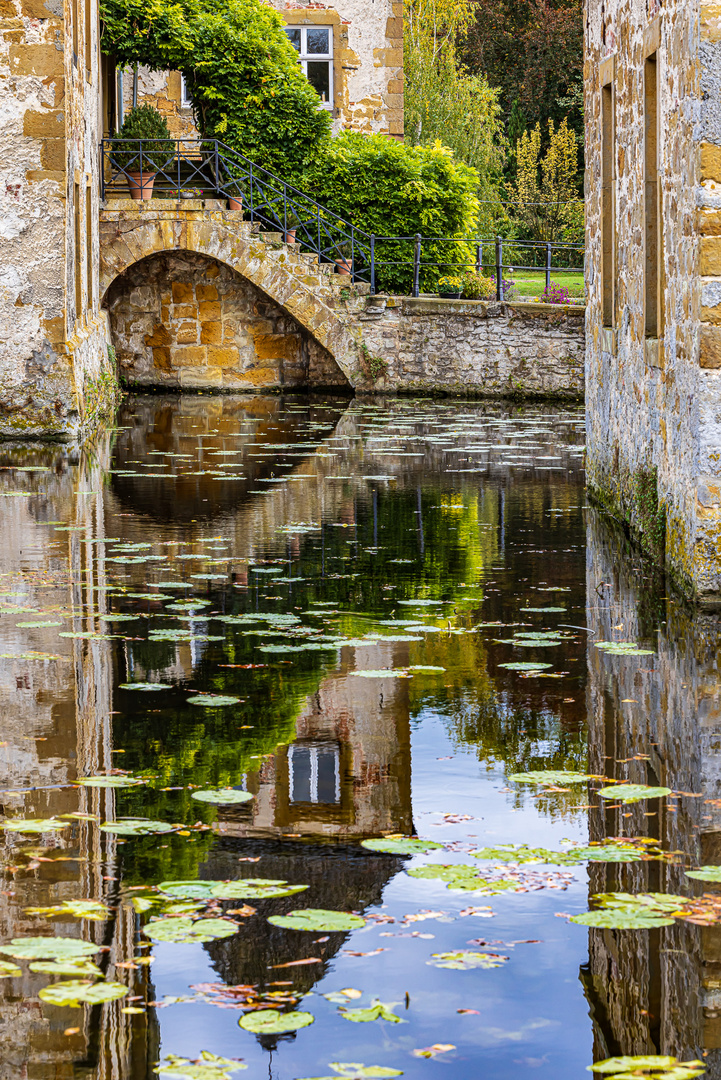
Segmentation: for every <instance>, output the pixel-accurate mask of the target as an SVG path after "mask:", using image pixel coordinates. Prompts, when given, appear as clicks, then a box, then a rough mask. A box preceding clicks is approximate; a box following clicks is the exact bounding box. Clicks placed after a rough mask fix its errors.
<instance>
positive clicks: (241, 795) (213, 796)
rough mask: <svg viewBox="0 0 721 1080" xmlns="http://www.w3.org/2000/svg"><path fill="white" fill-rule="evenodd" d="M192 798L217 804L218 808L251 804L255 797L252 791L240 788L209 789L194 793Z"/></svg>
mask: <svg viewBox="0 0 721 1080" xmlns="http://www.w3.org/2000/svg"><path fill="white" fill-rule="evenodd" d="M191 798H193V799H197V800H198V802H207V803H215V804H216V805H217V806H232V805H233V804H234V803H244V802H249V801H250V799H254V798H255V796H254V795H253V794H252V793H251V792H250V791H240V789H239V788H214V789H212V788H209V789H208V790H207V791H194V792H193V793H192V795H191Z"/></svg>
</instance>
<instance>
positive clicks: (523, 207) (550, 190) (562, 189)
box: [511, 119, 583, 242]
mask: <svg viewBox="0 0 721 1080" xmlns="http://www.w3.org/2000/svg"><path fill="white" fill-rule="evenodd" d="M511 190H512V195H513V198H514V200H515V201H516V202H517V207H516V212H517V215H518V217H519V218H520V219H521V220H522V221H523V223H524V225H525V226H526V229H527V230H528V233H529V234H530V236H531V237H532V238H533V239H534V240H541V241H551V242H553V241H555V240H560V239H564V240H570V239H571V236H569V229H575V230H577V229H578V220H577V219H578V210H577V209H576V208H577V207H579V206H580V204H579V201H578V147H577V143H576V137H575V134H574V132H573V131H572V130H571V129H570V128H569V126H568V123H567V121H566V120H565V119H564V120H563V121H562V122H561V124H560V126H559V127H558V128H557V127H556V126H555V125H554V122H553V120H549V121H548V149H547V150H546V152H545V154H543V155H542V153H541V125H540V123H537V124H536V126H535V127H534V128H533V129H532V130H531V131H524V132H523V134H522V135H521V138H520V139H519V140H518V142H517V143H516V181H515V184H514V185H513V187H512V189H511ZM580 213H581V223H582V221H583V211H582V208H581V211H580ZM574 239H575V237H574Z"/></svg>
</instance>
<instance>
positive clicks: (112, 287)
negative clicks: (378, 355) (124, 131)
mask: <svg viewBox="0 0 721 1080" xmlns="http://www.w3.org/2000/svg"><path fill="white" fill-rule="evenodd" d="M223 205H224V204H220V203H218V206H219V207H220V206H223ZM209 206H210V207H212V203H211V204H209V203H208V202H205V204H203V203H200V202H194V201H191V200H182V201H179V202H176V201H169V200H166V199H162V200H161V199H153V200H150V201H145V202H142V203H138V202H133V201H132V200H114V201H113V202H112V203H110V207H111V208H110V209H105V210H102V211H101V220H100V296H101V300H102V301H103V303H104V305H105V306H106V308H107V309H108V311H109V313H110V319H111V326H112V331H113V339H114V342H115V348H116V353H117V355H118V359H119V362H120V366H121V371H123V373H124V374H125V376H126V378H127V379H128V381H129V382H131V383H134V384H136V385H138V384H139V385H161V386H168V387H171V386H176V387H200V386H212V387H214V388H218V389H236V390H238V389H244V388H245V389H249V388H250V389H252V388H260V387H263V388H269V387H272V386H276V385H283V386H286V387H288V386H293V385H303V384H306V385H307V384H308V383H312V384H313V385H316V386H318V385H334V386H340V385H344V386H346V387H348V386H350V387H356V386H358V385H359V384H362V383H363V382H364V371H363V360H364V353H363V350H362V347H361V344H360V332H359V328H358V325H357V321H355V316H356V314H357V312H358V310H359V307H360V308H362V307H363V306H364V299H363V297H364V296H365V294H366V293H367V292H368V291H369V288H370V287H369V286H368V285H364V284H353V283H352V282H351V279H350V278H349V277H347V276H341V275H340V274H338V273H336V271H335V266H333V265H332V264H330V263H328V264H319V262H318V259H317V257H316V256H315V255H313V254H308V253H304V252H301V251H300V249H296V248H295V246H294V245H292V244H286V243H284V242H283V239H282V236H281V234H280V233H267V232H266V233H260V231H259V226H258V225H257V224H253V223H251V222H249V221H244V220H243V217H242V213H241V212H238V211H234V210H226V209H220V208H219V209H212V208H209ZM354 322H355V326H354Z"/></svg>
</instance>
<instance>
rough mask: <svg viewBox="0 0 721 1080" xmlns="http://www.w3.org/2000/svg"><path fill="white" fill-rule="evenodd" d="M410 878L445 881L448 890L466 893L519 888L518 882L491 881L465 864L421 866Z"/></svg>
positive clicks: (494, 891) (476, 869)
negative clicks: (459, 890) (458, 890)
mask: <svg viewBox="0 0 721 1080" xmlns="http://www.w3.org/2000/svg"><path fill="white" fill-rule="evenodd" d="M407 873H408V875H409V877H414V878H426V879H429V878H430V879H431V880H432V879H434V878H435V879H440V880H441V881H445V883H446V888H448V889H462V890H464V891H466V892H485V893H491V894H493V893H500V892H507V891H508V890H509V889H516V888H518V884H519V883H518V882H517V881H504V880H503V879H500V880H499V879H496V880H494V879H489V878H484V877H481V876H480V875H479V871H478V868H477V867H475V866H466V865H464V864H463V863H454V864H451V865H440V864H438V863H432V864H431V865H430V866H419V867H418V869H416V870H408V871H407Z"/></svg>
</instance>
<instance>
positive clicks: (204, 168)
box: [100, 139, 583, 301]
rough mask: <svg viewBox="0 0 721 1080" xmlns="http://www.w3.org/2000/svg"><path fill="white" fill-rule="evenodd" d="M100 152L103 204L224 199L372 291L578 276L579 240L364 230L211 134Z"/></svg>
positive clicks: (500, 289) (500, 292)
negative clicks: (443, 282) (480, 277)
mask: <svg viewBox="0 0 721 1080" xmlns="http://www.w3.org/2000/svg"><path fill="white" fill-rule="evenodd" d="M100 155H101V169H100V177H101V198H102V199H103V200H106V199H107V198H109V197H113V196H115V197H116V198H117V197H121V196H127V194H128V192H130V194H131V195H132V196H133V197H134V198H137V199H147V198H150V197H151V193H152V198H161V199H182V198H188V197H192V196H193V195H195V196H196V197H197V198H211V199H216V200H218V199H220V200H224V199H227V200H228V203H229V206H230V208H231V209H233V210H235V211H236V212H238V213H242V214H243V217H244V218H246V219H248V220H250V221H251V222H258V223H259V224H260V227H261V229H265V230H266V231H271V232H280V233H281V234H282V236H283V238H284V239H286V240H288V241H290V242H294V243H295V244H297V245H298V247H299V248H300V249H301V250H302V251H307V252H312V253H313V254H315V255H316V256H317V258H318V260H319V262H323V263H334V264H335V265H336V267H337V268H338V270H339V271H340V272H341V273H344V274H348V275H349V277H350V278H351V280H352V281H354V282H366V283H368V284H369V285H370V291H371V293H372V294H374V293H376V292H377V291H378V286H379V285H380V287H381V288H382V289H383V290H387V291H393V292H399V293H406V294H408V293H410V295H412V296H416V297H417V296H419V295H420V293H421V286H422V285H423V283H424V282H425V281H435V280H436V279H437V278H438V276H439V275H441V276H444V275H445V276H449V275H450V276H453V275H454V274H456V275H457V274H464V273H469V272H471V273H477V274H489V276H491V277H492V278H493V279H494V288H495V296H496V300H498V301H501V300H504V299H508V298H509V291H510V287H511V286H512V285H513V283H512V282H510V281H507V280H505V279H504V273H505V271H509V272H512V273H515V272H516V271H522V272H528V271H535V272H536V273H539V272H540V273H542V274H543V275H544V278H545V283H546V288H547V289H548V288H550V286H551V274H552V271H553V270H563V271H564V272H565V273H577V274H580V275H582V274H583V245H581V244H565V243H544V242H535V241H520V240H506V239H503V238H502V237H499V236H495V237H491V238H483V237H457V236H452V237H443V236H421V235H420V233H417V234H416V235H415V236H378V235H376V234H374V233H369V232H366V231H365V230H363V229H360V228H358V226H357V225H355V224H354V223H353V222H351V221H347V220H346V219H345V218H342V217H340V215H338V214H336V213H335V212H334V211H333V210H330V209H329V208H328V207H327V206H323V205H322V204H321V203H319V202H317V200H315V199H313V198H312V196H310V195H308V194H307V192H304V191H301V190H300V189H298V188H296V187H293V186H292V185H291V184H288V183H286V182H285V181H284V180H282V179H281V178H280V177H278V176H276V175H274V174H273V173H271V172H269V171H268V170H267V169H264V168H262V167H261V166H259V165H257V164H255V163H254V162H252V161H251V160H250V159H249V158H246V157H244V156H243V155H242V154H239V153H238V152H237V151H236V150H233V148H232V147H230V146H227V145H226V144H225V143H222V142H220V141H219V140H217V139H177V140H172V139H103V140H102V143H101V146H100ZM504 255H510V259H509V260H508V261H506V260H504ZM389 286H392V288H391V287H389Z"/></svg>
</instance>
